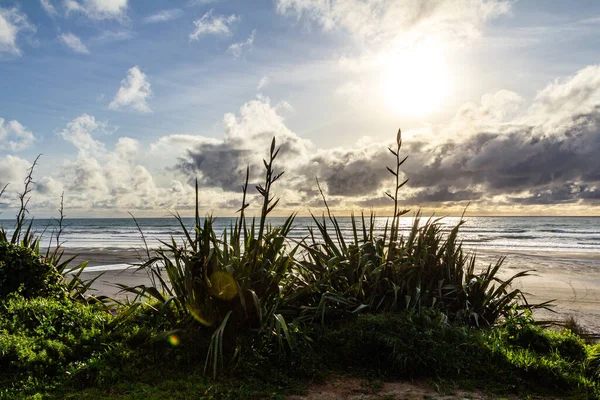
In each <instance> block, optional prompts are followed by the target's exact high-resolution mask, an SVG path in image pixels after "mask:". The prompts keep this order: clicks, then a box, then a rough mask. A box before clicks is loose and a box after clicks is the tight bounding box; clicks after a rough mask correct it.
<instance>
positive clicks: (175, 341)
mask: <svg viewBox="0 0 600 400" xmlns="http://www.w3.org/2000/svg"><path fill="white" fill-rule="evenodd" d="M167 340H168V341H169V343H170V344H171V346H173V347H177V346H179V338H178V337H177V335H170V336H169V338H168V339H167Z"/></svg>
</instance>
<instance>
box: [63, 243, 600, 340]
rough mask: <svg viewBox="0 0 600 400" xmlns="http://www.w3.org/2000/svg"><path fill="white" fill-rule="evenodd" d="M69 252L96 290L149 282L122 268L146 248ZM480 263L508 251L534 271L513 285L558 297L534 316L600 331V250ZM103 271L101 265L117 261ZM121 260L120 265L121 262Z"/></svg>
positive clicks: (110, 291)
mask: <svg viewBox="0 0 600 400" xmlns="http://www.w3.org/2000/svg"><path fill="white" fill-rule="evenodd" d="M68 253H69V254H79V256H78V257H77V259H76V261H83V260H89V261H90V262H89V264H88V267H89V268H90V270H89V272H84V273H83V274H82V277H83V279H91V278H93V277H95V276H97V275H98V274H100V273H103V275H102V276H101V277H100V278H98V279H97V280H96V282H95V283H94V285H93V286H92V287H93V288H94V289H95V290H96V292H95V294H97V295H107V296H110V297H121V298H122V297H123V296H124V294H123V293H120V288H117V287H116V286H115V284H116V283H121V284H125V285H128V286H135V285H140V284H149V283H150V279H149V278H148V275H147V273H146V272H145V271H137V268H136V267H130V268H124V267H126V265H127V264H135V263H139V262H140V260H141V258H140V257H142V258H143V257H144V254H143V253H142V252H138V251H134V250H123V249H98V250H93V249H92V250H89V249H85V250H83V249H82V250H79V249H68ZM477 254H478V260H479V265H480V266H481V267H483V266H484V265H487V264H489V263H492V262H495V261H496V260H497V259H498V258H499V257H501V256H503V255H505V256H506V257H507V258H506V261H505V262H504V264H503V267H502V269H501V276H502V277H508V276H510V275H513V274H515V273H517V272H519V271H522V270H531V269H533V270H535V271H536V272H534V273H533V274H534V275H533V276H528V277H524V278H521V279H520V280H518V281H517V283H516V285H515V287H517V288H519V289H521V290H523V291H524V292H526V293H528V296H527V299H528V301H529V302H530V303H540V302H544V301H547V300H552V299H555V300H556V301H555V302H554V304H555V307H554V308H553V309H554V311H556V312H548V311H544V310H541V311H538V312H537V313H536V317H537V318H540V319H544V320H559V321H560V320H564V319H566V318H567V317H571V316H572V317H574V318H575V320H577V321H578V322H579V323H580V324H581V325H583V326H584V327H585V328H587V329H588V330H589V331H591V332H592V333H595V334H600V253H541V252H540V253H535V252H509V253H506V252H494V251H487V250H486V251H484V250H479V251H478V252H477ZM115 264H117V266H115V268H119V269H112V270H108V271H104V272H100V271H98V270H97V267H98V266H102V265H115ZM119 264H120V266H119Z"/></svg>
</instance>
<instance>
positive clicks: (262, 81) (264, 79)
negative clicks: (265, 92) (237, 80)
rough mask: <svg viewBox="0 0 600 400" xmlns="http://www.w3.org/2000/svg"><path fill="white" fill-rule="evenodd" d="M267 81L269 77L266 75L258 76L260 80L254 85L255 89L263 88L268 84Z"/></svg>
mask: <svg viewBox="0 0 600 400" xmlns="http://www.w3.org/2000/svg"><path fill="white" fill-rule="evenodd" d="M269 81H270V79H269V77H268V76H263V77H262V78H260V80H259V81H258V85H256V90H261V89H263V88H265V87H266V86H267V85H268V84H269Z"/></svg>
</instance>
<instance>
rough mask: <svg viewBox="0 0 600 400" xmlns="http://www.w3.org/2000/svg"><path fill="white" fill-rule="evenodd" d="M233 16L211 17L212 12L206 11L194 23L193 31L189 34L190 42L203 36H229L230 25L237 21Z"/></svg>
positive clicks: (236, 17)
mask: <svg viewBox="0 0 600 400" xmlns="http://www.w3.org/2000/svg"><path fill="white" fill-rule="evenodd" d="M239 19H240V18H239V17H238V16H237V15H235V14H231V15H230V16H228V17H227V16H225V15H218V16H213V10H210V11H208V12H207V13H206V14H204V15H203V16H202V18H200V19H198V20H196V21H194V26H195V29H194V31H193V32H192V33H190V40H199V39H200V37H201V36H205V35H219V36H231V25H232V24H233V23H235V22H237V21H239Z"/></svg>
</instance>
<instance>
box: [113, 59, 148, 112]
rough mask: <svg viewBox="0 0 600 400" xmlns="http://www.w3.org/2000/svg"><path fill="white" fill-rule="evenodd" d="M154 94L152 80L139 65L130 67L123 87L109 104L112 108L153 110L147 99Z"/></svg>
mask: <svg viewBox="0 0 600 400" xmlns="http://www.w3.org/2000/svg"><path fill="white" fill-rule="evenodd" d="M150 96H152V89H151V88H150V82H148V79H147V77H146V75H145V74H144V73H143V72H142V71H140V68H139V67H138V66H135V67H133V68H130V69H129V71H128V72H127V77H126V78H125V79H123V80H122V81H121V87H120V88H119V90H118V91H117V94H116V95H115V98H114V99H113V101H111V103H110V104H109V105H108V108H110V109H111V110H123V109H130V110H133V111H137V112H141V113H150V112H152V110H151V109H150V107H149V106H148V103H147V102H146V100H147V99H148V98H149V97H150Z"/></svg>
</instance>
